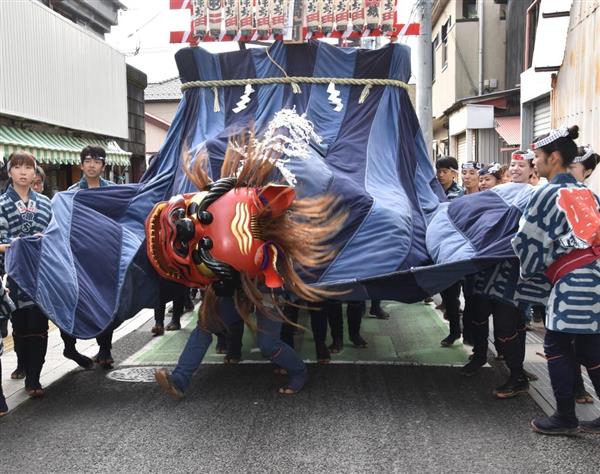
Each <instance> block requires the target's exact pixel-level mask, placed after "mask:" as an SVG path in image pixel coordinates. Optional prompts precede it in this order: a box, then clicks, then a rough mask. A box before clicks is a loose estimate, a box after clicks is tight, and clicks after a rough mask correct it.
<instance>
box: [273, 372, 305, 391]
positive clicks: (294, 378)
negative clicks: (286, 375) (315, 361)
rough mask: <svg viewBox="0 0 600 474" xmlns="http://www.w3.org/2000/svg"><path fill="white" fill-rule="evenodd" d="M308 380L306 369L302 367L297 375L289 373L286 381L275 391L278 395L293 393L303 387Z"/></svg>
mask: <svg viewBox="0 0 600 474" xmlns="http://www.w3.org/2000/svg"><path fill="white" fill-rule="evenodd" d="M307 380H308V370H307V369H304V370H303V371H302V372H301V373H299V374H298V375H290V379H289V380H288V383H287V384H286V385H284V386H283V387H279V389H278V390H277V392H278V393H279V394H280V395H295V394H297V393H298V392H299V391H300V390H302V389H303V388H304V385H306V382H307Z"/></svg>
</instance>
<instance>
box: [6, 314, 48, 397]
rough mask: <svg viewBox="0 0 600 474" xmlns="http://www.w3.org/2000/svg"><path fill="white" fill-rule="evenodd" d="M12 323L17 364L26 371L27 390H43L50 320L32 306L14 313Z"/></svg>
mask: <svg viewBox="0 0 600 474" xmlns="http://www.w3.org/2000/svg"><path fill="white" fill-rule="evenodd" d="M11 321H12V326H13V340H14V342H15V352H16V353H17V361H18V362H17V364H18V367H19V369H22V370H24V371H25V388H27V389H36V388H41V385H40V374H41V372H42V367H43V365H44V361H45V357H46V351H47V349H48V318H46V316H45V315H44V313H42V310H41V309H40V308H39V307H38V306H36V305H32V306H27V307H25V308H20V309H17V310H16V311H14V312H13V313H12V315H11Z"/></svg>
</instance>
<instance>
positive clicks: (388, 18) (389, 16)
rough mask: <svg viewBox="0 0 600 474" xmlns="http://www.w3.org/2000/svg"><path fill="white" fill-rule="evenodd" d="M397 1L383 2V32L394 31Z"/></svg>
mask: <svg viewBox="0 0 600 474" xmlns="http://www.w3.org/2000/svg"><path fill="white" fill-rule="evenodd" d="M395 12H396V0H383V1H382V2H381V31H383V32H387V31H392V30H393V28H394V23H395V21H394V20H395V18H394V13H395Z"/></svg>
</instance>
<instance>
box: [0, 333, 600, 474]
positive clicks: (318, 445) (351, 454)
mask: <svg viewBox="0 0 600 474" xmlns="http://www.w3.org/2000/svg"><path fill="white" fill-rule="evenodd" d="M146 331H147V328H143V329H142V331H141V332H136V333H133V334H131V335H130V336H128V337H126V338H124V339H123V340H122V341H119V343H117V344H116V347H115V355H116V357H117V359H118V360H123V359H125V358H126V357H127V356H128V355H130V354H132V353H133V352H134V351H136V350H137V349H139V348H140V347H141V346H142V345H143V344H144V343H145V342H147V340H148V336H147V332H146ZM310 373H311V382H310V384H309V385H308V386H307V387H306V389H305V390H304V391H303V392H302V393H300V394H299V395H297V396H294V397H282V396H280V395H278V394H276V388H277V387H278V385H279V384H280V383H281V382H282V379H280V378H278V377H277V376H275V375H274V374H273V373H272V368H271V367H270V366H269V365H248V366H246V365H242V366H222V365H212V366H206V367H204V368H203V369H202V371H201V373H199V374H198V375H197V376H196V378H195V380H194V383H193V385H192V386H191V388H190V390H189V392H188V394H187V397H186V398H185V399H184V400H183V401H181V402H175V401H172V400H171V399H169V398H167V397H166V396H165V395H163V394H162V392H160V391H159V390H158V389H157V387H156V386H154V385H153V384H148V383H125V382H117V381H113V380H109V379H107V378H106V377H105V374H104V373H102V372H101V371H99V370H98V371H90V372H83V371H80V372H74V373H71V374H69V375H68V376H66V377H65V378H63V379H61V380H60V381H58V382H57V383H55V384H53V385H52V386H51V387H49V388H48V390H47V396H46V398H45V399H43V400H30V401H28V402H26V403H24V404H23V405H21V406H20V407H19V408H17V409H16V410H14V411H13V412H11V413H10V414H9V415H8V416H7V417H5V418H3V419H1V420H0V455H1V457H0V472H2V473H13V472H19V473H23V472H27V473H33V472H44V473H48V472H69V473H70V472H77V473H81V472H99V473H104V472H110V473H115V472H128V473H142V472H144V473H145V472H161V473H163V472H210V473H213V472H214V473H221V472H222V473H238V472H239V473H242V472H244V473H245V472H269V473H270V472H311V473H319V472H327V473H333V472H360V473H363V472H377V473H381V472H399V473H400V472H402V473H404V472H410V473H413V472H415V473H416V472H419V473H421V472H436V473H438V472H468V473H471V472H473V473H483V472H485V473H496V472H498V473H500V472H502V473H504V472H507V473H508V472H510V473H520V472H557V473H559V472H560V473H564V472H582V473H589V472H598V466H600V437H593V436H588V435H586V436H579V437H576V438H564V437H557V438H551V437H544V436H540V435H537V434H535V433H533V432H531V431H530V429H529V425H528V423H529V420H530V419H531V418H532V417H533V416H536V415H540V414H541V411H540V410H539V408H538V407H537V406H536V405H535V403H534V402H533V401H532V400H531V399H530V398H529V397H523V398H519V399H515V400H506V401H496V400H494V399H492V397H491V394H490V392H491V389H492V387H493V386H494V385H496V384H498V383H500V382H502V381H503V377H504V376H503V374H502V373H501V372H500V371H499V370H498V369H495V368H488V369H484V370H483V371H482V373H481V375H479V376H477V377H473V378H469V379H465V378H463V377H460V376H459V374H458V370H457V369H450V368H443V367H406V366H389V365H329V366H311V367H310Z"/></svg>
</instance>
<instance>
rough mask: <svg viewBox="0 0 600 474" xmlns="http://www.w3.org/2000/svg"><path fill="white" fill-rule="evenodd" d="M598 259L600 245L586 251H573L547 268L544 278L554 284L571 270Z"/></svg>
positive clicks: (599, 256)
mask: <svg viewBox="0 0 600 474" xmlns="http://www.w3.org/2000/svg"><path fill="white" fill-rule="evenodd" d="M599 258H600V245H595V246H593V247H590V248H587V249H575V250H573V251H571V252H569V253H568V254H566V255H563V256H562V257H559V258H558V260H556V262H554V263H553V264H552V265H550V266H549V267H548V269H547V270H546V276H547V277H548V279H549V280H550V281H551V282H552V284H553V285H554V284H556V282H557V281H558V280H560V279H561V278H562V277H564V276H565V275H566V274H567V273H571V272H572V271H573V270H577V269H578V268H581V267H585V266H586V265H589V264H590V263H592V262H594V261H596V260H598V259H599Z"/></svg>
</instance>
